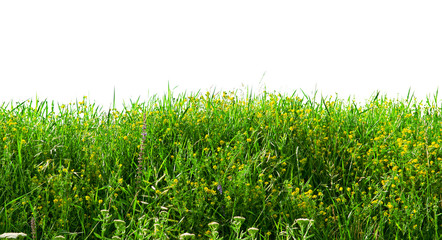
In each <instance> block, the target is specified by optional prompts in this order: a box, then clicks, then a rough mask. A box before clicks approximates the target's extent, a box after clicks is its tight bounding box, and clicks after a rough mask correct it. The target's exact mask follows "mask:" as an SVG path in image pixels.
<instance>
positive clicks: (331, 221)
mask: <svg viewBox="0 0 442 240" xmlns="http://www.w3.org/2000/svg"><path fill="white" fill-rule="evenodd" d="M172 95H173V94H172V93H171V92H169V93H168V94H166V95H165V96H164V97H163V98H157V97H153V98H152V99H151V100H149V101H147V102H143V103H139V102H138V101H137V102H131V104H130V105H129V106H126V107H125V108H124V109H123V110H122V111H121V112H120V111H117V110H115V109H112V110H109V109H102V108H100V107H99V106H95V104H93V103H90V102H88V99H87V98H83V100H82V101H81V102H76V103H69V104H68V103H67V104H66V105H55V104H54V103H51V102H49V101H46V100H45V101H39V100H38V99H33V100H29V101H25V102H21V103H16V104H13V103H12V102H11V103H3V104H2V105H1V107H0V147H1V154H0V234H1V233H5V232H16V233H18V232H23V233H26V234H27V239H54V238H55V237H56V236H58V237H60V236H63V237H64V238H65V239H100V238H101V239H111V238H112V237H120V238H121V239H166V238H167V237H168V238H170V239H178V238H179V237H180V235H181V234H184V233H190V234H194V237H195V239H210V238H212V239H215V238H221V237H222V238H223V239H246V238H247V239H252V238H251V235H250V234H251V233H253V232H256V231H257V232H256V235H255V238H256V239H293V238H295V239H307V238H308V237H311V239H438V236H439V234H440V233H441V230H442V229H441V226H442V225H441V224H442V221H441V220H442V219H441V216H440V214H441V210H440V206H441V198H442V196H441V194H442V182H441V181H440V179H441V172H440V169H441V166H442V151H441V146H440V144H441V142H442V138H441V132H442V116H441V112H440V109H441V107H440V106H438V105H437V104H438V103H437V93H436V95H435V96H434V97H431V98H430V97H429V98H427V99H426V101H418V100H416V99H415V98H413V97H412V96H410V93H409V94H408V96H407V98H405V99H401V100H394V99H393V100H391V99H387V98H386V97H385V96H381V95H380V94H379V93H377V94H375V95H373V96H372V97H371V98H370V99H368V100H367V102H366V103H365V105H361V106H358V105H357V104H356V103H355V102H354V101H352V100H351V99H348V100H347V101H345V100H340V99H337V98H336V99H332V98H331V97H327V98H321V99H320V101H319V102H316V101H314V100H313V99H315V97H316V96H312V97H310V96H307V95H306V94H304V93H303V92H302V94H301V95H296V92H295V93H293V95H291V96H285V95H281V94H278V93H268V92H263V93H261V94H260V95H258V96H253V95H252V93H249V92H247V93H246V94H244V95H243V96H242V97H239V96H238V94H237V92H228V93H227V92H223V93H219V94H215V93H209V92H208V93H206V94H199V93H196V94H190V95H189V96H186V95H184V94H182V95H179V96H177V97H176V99H174V98H173V97H172ZM237 216H241V217H242V218H240V217H237ZM187 237H188V236H185V235H182V238H187ZM189 237H191V236H189Z"/></svg>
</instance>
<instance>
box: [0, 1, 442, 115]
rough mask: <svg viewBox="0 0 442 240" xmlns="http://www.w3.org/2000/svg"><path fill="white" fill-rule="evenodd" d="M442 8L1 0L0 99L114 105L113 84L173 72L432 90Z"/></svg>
mask: <svg viewBox="0 0 442 240" xmlns="http://www.w3.org/2000/svg"><path fill="white" fill-rule="evenodd" d="M441 12H442V1H385V0H382V1H379V0H372V1H354V0H352V1H338V0H337V1H319V0H318V1H316V0H312V1H277V0H274V1H270V0H269V1H259V0H253V1H241V0H234V1H229V0H223V1H210V0H202V1H193V0H186V1H182V0H180V1H168V0H161V1H145V0H144V1H136V0H133V1H113V0H106V1H93V0H87V1H84V0H76V1H60V0H56V1H45V0H40V1H24V0H23V1H16V0H4V1H0V103H1V102H4V101H10V100H11V99H12V100H13V101H14V102H15V101H21V100H25V99H28V98H35V96H36V94H37V95H38V96H39V98H40V99H45V98H47V99H48V100H55V101H58V102H60V103H69V102H70V101H75V99H79V100H80V99H81V98H82V96H84V95H87V96H88V97H89V99H90V100H92V101H95V102H96V103H97V104H100V105H102V106H104V107H105V108H108V107H109V106H110V104H111V102H112V98H113V89H114V87H115V89H116V100H117V104H118V106H121V103H122V102H123V101H126V102H129V99H132V100H136V99H137V98H138V97H140V100H142V101H145V100H147V99H149V98H148V96H152V95H153V94H159V95H160V96H163V95H164V94H165V93H166V91H167V83H168V81H169V83H170V85H171V87H172V88H174V87H176V88H175V90H174V92H175V95H177V94H178V93H180V92H184V91H187V92H196V91H197V90H198V89H200V90H202V91H204V92H205V91H206V90H208V89H212V90H213V88H216V90H235V89H237V90H238V89H241V88H242V84H244V85H246V86H249V87H253V89H254V92H256V93H260V92H262V86H263V85H264V84H265V85H266V86H267V90H270V91H272V90H276V91H279V92H281V93H290V94H291V93H292V92H293V91H294V90H297V92H299V93H301V92H300V89H303V90H304V91H305V92H306V93H309V94H311V93H312V92H313V90H314V89H315V87H316V89H318V93H319V94H321V93H322V94H323V95H327V96H329V95H333V96H334V95H335V93H338V97H340V98H347V97H348V96H350V95H351V96H354V97H356V99H357V100H358V101H364V100H366V99H368V98H369V96H370V95H372V94H373V93H374V92H375V91H376V90H380V91H381V92H382V93H385V94H387V96H388V97H390V98H397V97H398V96H405V95H406V94H407V91H408V89H409V88H410V87H411V89H412V90H414V91H415V95H416V96H418V97H419V98H425V96H426V95H427V94H431V95H432V94H434V93H435V92H436V89H437V88H438V87H439V85H440V84H439V83H440V82H441V81H442V44H441V43H442V31H441V29H442V14H440V13H441ZM264 73H265V75H264V76H263V74H264ZM261 79H262V81H261ZM260 82H261V84H260ZM258 90H259V91H258ZM398 94H399V95H398Z"/></svg>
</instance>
